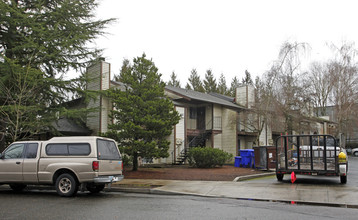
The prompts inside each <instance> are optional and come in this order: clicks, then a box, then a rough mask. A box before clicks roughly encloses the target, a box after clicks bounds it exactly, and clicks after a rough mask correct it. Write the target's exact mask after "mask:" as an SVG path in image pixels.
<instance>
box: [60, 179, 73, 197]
mask: <svg viewBox="0 0 358 220" xmlns="http://www.w3.org/2000/svg"><path fill="white" fill-rule="evenodd" d="M59 189H60V190H61V192H63V193H68V192H69V191H70V190H71V181H70V180H69V179H68V178H62V179H61V180H60V183H59Z"/></svg>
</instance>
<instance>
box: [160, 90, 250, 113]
mask: <svg viewBox="0 0 358 220" xmlns="http://www.w3.org/2000/svg"><path fill="white" fill-rule="evenodd" d="M165 90H166V91H168V92H171V93H173V94H175V95H177V96H178V97H180V98H178V99H174V100H176V101H178V100H180V99H182V100H186V101H201V102H207V103H213V104H218V105H223V106H225V107H228V108H230V109H233V110H236V111H239V110H242V109H244V108H243V107H242V106H239V105H238V104H236V103H233V101H231V100H230V99H228V98H227V97H226V98H223V97H218V96H214V95H212V94H206V93H202V92H197V91H193V90H189V89H182V88H178V87H173V86H166V87H165ZM232 100H233V98H232Z"/></svg>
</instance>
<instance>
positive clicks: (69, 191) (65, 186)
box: [55, 173, 78, 197]
mask: <svg viewBox="0 0 358 220" xmlns="http://www.w3.org/2000/svg"><path fill="white" fill-rule="evenodd" d="M55 187H56V191H57V194H59V195H60V196H64V197H70V196H73V195H75V194H76V193H77V191H78V184H77V181H76V179H75V178H74V177H73V175H71V174H69V173H64V174H61V175H60V176H59V177H58V178H57V180H56V185H55Z"/></svg>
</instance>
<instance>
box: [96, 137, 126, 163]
mask: <svg viewBox="0 0 358 220" xmlns="http://www.w3.org/2000/svg"><path fill="white" fill-rule="evenodd" d="M97 150H98V159H99V160H120V159H121V155H120V154H119V151H118V147H117V145H116V144H115V143H114V142H113V141H108V140H103V139H97Z"/></svg>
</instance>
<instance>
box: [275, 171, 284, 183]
mask: <svg viewBox="0 0 358 220" xmlns="http://www.w3.org/2000/svg"><path fill="white" fill-rule="evenodd" d="M276 178H277V180H278V181H282V180H283V174H280V173H277V174H276Z"/></svg>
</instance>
